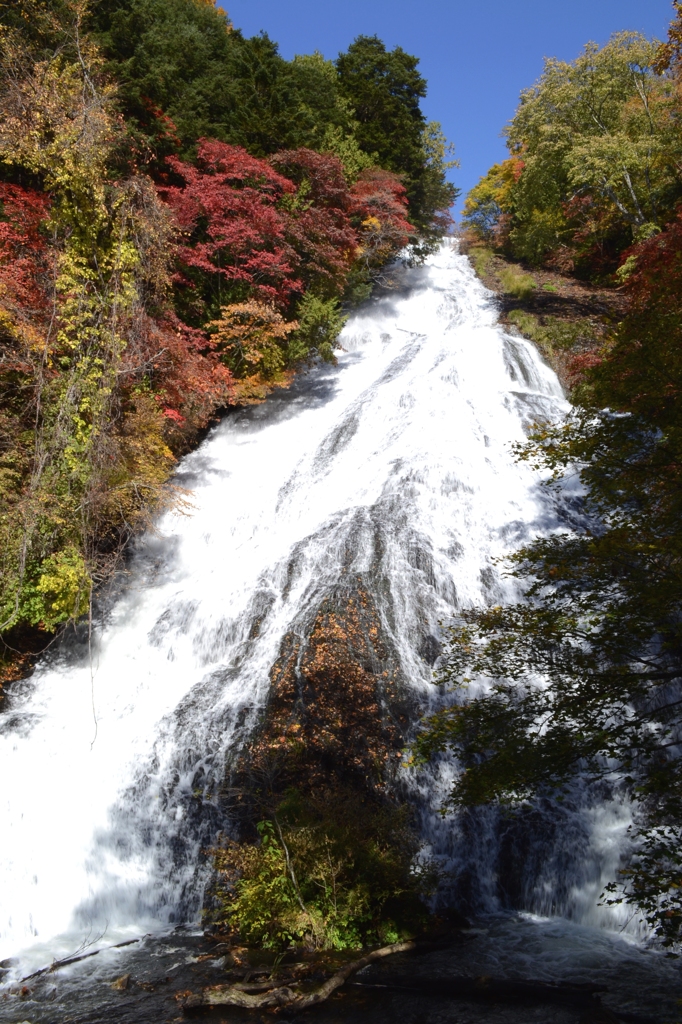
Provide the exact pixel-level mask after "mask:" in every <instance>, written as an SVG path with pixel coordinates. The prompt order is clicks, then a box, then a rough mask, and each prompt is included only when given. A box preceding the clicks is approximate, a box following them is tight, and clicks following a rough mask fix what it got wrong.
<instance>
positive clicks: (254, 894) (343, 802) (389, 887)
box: [213, 791, 432, 950]
mask: <svg viewBox="0 0 682 1024" xmlns="http://www.w3.org/2000/svg"><path fill="white" fill-rule="evenodd" d="M258 833H259V838H258V841H257V842H255V843H253V844H249V843H246V844H245V843H235V842H230V841H226V842H225V844H224V845H223V846H222V847H221V848H220V849H219V850H217V851H216V867H217V869H218V887H217V898H218V910H217V912H216V913H214V915H213V921H214V923H215V924H217V925H219V926H220V927H222V928H225V929H227V930H228V931H229V932H230V933H232V934H233V935H234V936H235V937H238V938H239V939H240V940H241V941H242V942H244V943H246V944H247V945H252V946H260V947H263V948H265V949H275V950H279V949H285V948H286V947H287V946H289V945H290V944H291V943H292V942H293V943H299V944H304V945H306V946H307V947H308V948H310V949H337V950H343V949H358V948H361V947H362V946H363V945H371V944H374V943H379V944H382V945H385V944H386V943H390V942H398V941H399V940H400V939H402V938H404V937H408V936H413V935H414V934H415V933H416V932H418V931H419V930H420V929H421V928H422V927H423V925H424V923H425V922H426V919H427V912H426V909H425V906H424V904H423V902H422V900H421V897H422V896H424V895H425V894H426V892H427V891H428V887H429V883H430V882H431V881H432V879H431V878H430V875H429V873H428V872H427V871H420V869H419V867H418V866H415V856H416V854H417V852H418V841H417V838H416V836H415V834H414V832H413V831H412V830H411V829H410V828H409V826H408V823H407V819H406V813H405V808H402V809H399V808H396V807H393V806H391V805H388V804H384V805H375V806H373V805H372V804H371V803H370V802H368V800H367V799H365V800H364V802H363V801H361V800H360V799H359V798H358V796H357V794H355V793H353V792H351V791H348V792H345V793H344V792H340V791H335V792H334V793H333V794H331V793H322V794H320V795H319V796H317V797H314V796H313V797H310V796H306V797H305V798H304V797H302V796H301V794H300V793H298V792H296V791H291V792H289V794H288V795H287V797H286V798H285V800H284V801H283V802H282V803H280V805H279V807H278V808H277V811H276V812H274V813H273V815H272V817H270V818H267V819H265V820H263V821H262V822H260V824H259V825H258Z"/></svg>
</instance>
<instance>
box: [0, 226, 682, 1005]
mask: <svg viewBox="0 0 682 1024" xmlns="http://www.w3.org/2000/svg"><path fill="white" fill-rule="evenodd" d="M393 277H394V280H393V281H392V283H391V285H390V286H388V287H386V288H385V289H383V290H382V292H381V293H380V294H378V295H377V296H376V297H375V298H374V299H373V300H371V301H370V302H369V303H368V304H367V305H366V306H365V307H364V308H363V309H361V310H359V311H358V312H356V313H355V314H353V315H352V316H351V318H350V320H349V321H348V323H347V325H346V327H345V328H344V331H343V333H342V336H341V343H342V346H343V351H342V352H341V353H340V356H339V360H338V364H337V365H336V366H333V367H332V366H327V365H323V366H317V367H315V368H312V369H310V370H309V371H308V372H306V373H304V374H302V375H301V376H299V378H298V379H297V380H296V381H295V383H294V385H293V386H292V387H291V388H290V389H289V390H287V391H281V392H278V393H276V394H274V395H273V396H271V398H270V399H268V401H267V402H265V403H264V404H263V405H260V406H256V407H252V408H249V409H243V410H235V411H233V412H232V413H230V414H229V415H227V416H226V417H225V419H224V420H223V421H222V422H221V423H220V424H219V425H218V426H216V427H215V428H214V429H213V430H212V432H211V433H210V435H209V436H208V438H207V439H206V440H205V441H204V442H203V444H202V445H201V446H200V447H199V448H198V449H197V450H196V451H195V452H194V453H192V454H191V455H189V456H187V457H186V458H185V459H183V461H182V462H181V464H180V465H179V467H178V472H177V483H178V484H180V485H181V486H183V487H186V488H188V489H189V490H191V492H192V493H191V503H192V508H191V509H190V511H189V514H186V515H174V514H171V513H169V514H168V515H166V516H165V517H164V518H163V519H162V520H161V521H160V522H159V524H158V528H157V530H156V531H155V532H154V533H152V534H149V535H148V536H146V537H144V538H142V539H141V540H140V541H139V542H138V544H137V545H136V547H135V550H134V551H133V552H132V554H131V557H130V559H129V562H128V565H127V570H126V572H125V573H124V574H122V576H121V578H120V580H119V581H118V583H117V592H116V593H115V594H114V593H113V591H112V593H110V594H109V595H108V596H107V598H106V600H105V602H104V603H103V606H102V608H101V609H100V610H99V611H98V616H97V622H96V623H95V628H94V630H93V639H92V643H90V644H89V643H88V642H87V638H84V637H83V636H82V635H80V634H79V633H78V632H76V633H75V634H73V635H72V636H71V637H68V638H66V639H65V640H64V641H63V642H62V643H61V644H60V645H59V648H58V649H57V650H56V651H54V652H53V653H52V654H51V655H50V656H48V657H46V658H45V659H44V660H43V662H42V663H41V664H40V665H39V666H38V667H37V668H36V670H35V671H34V673H33V675H32V676H31V677H30V678H29V679H27V680H24V681H23V682H21V683H19V684H16V685H15V686H14V687H13V690H12V692H11V693H10V694H9V695H8V697H7V698H6V700H5V702H4V703H5V706H4V708H3V711H2V713H0V773H1V778H2V783H3V785H2V797H0V834H1V835H2V857H1V858H0V959H1V958H2V957H6V958H9V959H8V960H6V961H3V962H2V966H0V1019H3V1020H4V1019H6V1020H8V1021H17V1022H19V1021H25V1020H27V1021H31V1022H33V1024H38V1022H51V1021H60V1022H61V1021H66V1020H69V1021H74V1022H75V1021H80V1022H83V1024H85V1022H90V1021H92V1022H93V1024H94V1022H96V1021H99V1020H105V1019H106V1020H107V1021H108V1022H112V1021H131V1022H132V1021H135V1024H142V1022H145V1021H150V1022H151V1021H157V1020H158V1021H161V1020H166V1019H168V1020H171V1019H173V1017H174V1016H175V1017H177V1014H178V1010H177V1004H176V1003H174V1002H173V993H174V992H175V991H178V990H179V989H182V988H191V987H193V986H196V985H197V984H201V983H203V984H208V983H210V982H208V981H206V980H205V976H206V972H207V971H208V973H209V975H210V971H211V970H214V971H215V967H210V966H209V967H205V966H202V964H203V961H198V960H197V956H198V955H199V954H200V953H201V952H204V951H205V950H204V949H203V946H202V942H203V940H202V938H201V936H200V934H199V931H198V926H199V921H200V914H201V905H202V899H203V892H204V889H205V886H206V884H207V879H208V877H209V872H210V864H209V863H208V861H207V858H206V857H205V856H203V855H202V851H203V850H205V849H206V848H207V847H209V846H210V845H211V844H212V842H214V841H215V836H216V834H217V832H218V831H219V830H220V829H221V828H224V827H225V820H224V810H223V808H222V806H221V799H220V793H221V784H222V782H223V779H224V778H225V774H226V771H228V768H229V765H230V764H231V763H234V759H235V757H236V756H237V755H238V753H239V751H240V750H241V749H242V748H243V745H244V742H245V740H246V739H247V738H248V736H249V735H250V733H251V732H252V731H253V729H254V728H255V726H256V724H257V723H258V721H259V720H260V718H261V717H262V713H263V708H264V706H265V705H266V702H267V695H268V691H269V686H270V673H271V670H272V666H273V665H274V664H275V663H276V661H277V659H278V657H279V656H280V652H281V650H282V645H283V643H284V640H285V638H286V637H291V636H294V637H296V636H300V637H302V638H305V637H306V636H307V635H308V633H309V631H310V623H311V622H312V621H313V620H314V619H315V616H316V614H317V613H318V610H319V609H320V607H321V606H322V604H323V603H324V602H325V601H327V600H328V599H329V597H330V595H332V594H333V595H336V597H335V599H337V600H338V595H339V594H343V593H344V592H345V590H344V588H345V589H346V590H347V591H348V593H350V592H351V591H353V588H356V589H357V586H358V581H361V585H362V588H363V590H364V591H366V592H367V593H368V595H369V598H370V599H371V602H372V606H373V607H374V608H375V609H376V614H377V616H378V619H379V621H380V628H381V633H382V637H383V640H384V642H385V646H386V649H387V650H389V651H390V657H391V659H392V663H393V664H394V665H395V671H396V673H397V674H398V675H399V676H400V679H401V680H402V683H401V685H402V687H403V690H405V691H409V693H410V694H411V699H412V701H413V705H414V707H416V708H421V709H423V710H425V709H427V708H428V707H433V706H435V705H436V704H437V702H438V701H440V700H442V699H443V697H442V694H440V692H439V691H438V688H437V687H436V686H435V685H434V684H433V682H432V666H433V664H434V662H436V663H437V658H438V653H439V641H438V638H439V632H440V628H441V627H440V623H442V622H447V621H448V619H450V618H451V617H452V616H453V615H455V614H456V613H457V611H458V609H461V608H466V607H471V606H480V605H481V604H483V603H485V602H494V603H500V602H503V601H505V600H509V599H511V598H513V596H514V589H513V583H512V581H510V580H509V579H507V578H505V577H504V576H503V575H501V572H500V569H499V567H498V562H497V560H498V559H499V558H500V557H502V556H504V555H505V553H507V552H509V551H510V550H513V549H514V548H515V547H516V546H518V545H519V544H520V543H523V542H524V541H526V540H528V539H530V538H531V537H533V536H536V535H538V534H546V533H548V532H550V531H552V530H556V529H561V528H567V527H570V525H571V523H572V522H576V521H578V520H579V517H580V495H579V492H578V491H577V490H576V491H575V492H571V491H570V489H567V490H566V491H565V492H564V493H563V495H562V496H561V497H560V498H558V499H557V498H553V497H552V495H551V494H550V493H549V492H548V491H547V490H546V489H545V488H543V487H542V486H541V481H540V479H539V478H538V475H537V474H535V473H534V472H533V471H532V470H531V469H530V468H529V467H528V466H526V465H525V464H521V465H519V464H517V463H515V462H514V459H513V456H512V453H511V450H510V448H511V444H512V443H513V442H515V441H520V440H522V439H523V438H524V437H525V431H526V430H527V428H528V426H529V425H530V424H531V423H533V422H534V421H536V420H538V419H541V418H556V417H558V416H560V415H562V414H563V413H564V412H565V411H566V409H567V404H566V402H565V399H564V397H563V395H562V392H561V388H560V386H559V383H558V381H557V379H556V377H555V375H554V373H553V372H552V371H551V370H550V369H549V368H548V367H547V366H545V365H544V363H543V361H542V359H541V358H540V356H539V354H538V353H537V351H536V350H535V348H534V347H533V346H532V345H531V344H530V343H529V342H527V341H525V340H524V339H522V338H519V337H513V336H511V335H509V334H507V333H505V331H504V330H503V329H502V328H501V327H500V326H499V325H498V323H497V316H496V310H495V306H494V302H493V301H492V297H491V295H490V293H488V292H486V290H485V289H484V288H483V286H482V285H481V284H480V282H479V281H478V280H477V278H476V277H475V275H474V273H473V271H472V269H471V267H470V265H469V263H468V260H467V259H466V258H465V257H463V256H460V255H459V254H458V253H457V251H456V249H455V248H454V247H452V246H451V245H450V244H449V243H448V244H445V245H444V246H443V247H442V248H441V250H440V251H439V252H438V253H437V254H436V255H435V256H433V257H431V258H430V259H429V260H428V262H427V264H426V265H425V266H424V267H417V268H412V269H407V268H401V269H396V270H395V272H394V274H393ZM455 770H456V768H455V766H453V765H452V764H450V763H449V762H448V761H447V760H444V761H442V762H441V763H440V764H439V765H438V766H437V767H436V768H434V769H432V770H430V771H429V772H425V773H421V774H420V775H418V776H417V777H415V778H408V779H406V781H405V782H404V783H403V784H404V786H405V787H406V789H407V791H409V792H410V793H411V795H412V799H413V800H414V802H415V804H416V805H417V807H418V809H419V819H420V823H421V828H422V834H423V839H424V853H425V855H426V856H430V857H432V858H433V859H434V861H435V862H436V863H437V864H438V866H439V867H440V869H441V870H442V871H443V873H444V878H446V879H451V882H449V883H448V884H447V885H446V886H445V890H444V892H445V897H444V898H446V899H449V900H450V902H451V903H453V904H455V905H457V906H458V907H459V908H460V909H463V910H464V912H465V913H466V914H467V915H468V917H469V918H470V919H471V920H472V921H473V922H474V923H475V924H476V927H474V928H472V929H470V930H468V933H467V935H466V936H462V937H461V941H458V942H457V943H455V944H454V945H452V947H451V948H449V949H445V950H441V951H440V952H438V953H435V952H432V953H429V954H422V955H420V956H419V957H418V958H417V959H418V965H417V966H416V967H414V966H413V965H411V966H410V968H409V970H417V971H422V972H423V973H426V974H439V975H443V976H447V974H448V973H450V974H456V975H471V976H478V975H493V976H495V977H498V978H504V977H508V978H514V977H516V978H520V977H525V978H535V979H538V980H547V981H556V982H558V981H562V980H563V981H574V982H586V983H587V982H595V981H597V982H601V983H603V984H604V985H606V986H607V988H608V993H607V994H605V996H604V1000H603V1001H604V1003H605V1005H608V1006H610V1007H612V1008H613V1009H614V1010H617V1011H618V1013H619V1015H620V1016H621V1019H623V1020H628V1019H629V1020H631V1021H635V1020H641V1021H644V1020H650V1021H654V1020H656V1021H659V1022H663V1021H672V1020H675V1019H676V1016H675V1014H676V1009H675V1008H676V1001H677V999H678V998H681V997H682V991H680V969H679V966H678V962H677V961H672V960H669V959H666V958H665V957H664V956H663V954H662V953H661V952H660V951H657V950H655V949H653V948H650V947H649V946H648V945H647V942H646V937H645V936H643V935H642V934H641V933H640V932H639V931H638V928H637V925H636V922H634V921H631V920H630V919H629V914H628V912H627V910H625V909H623V908H621V909H620V910H615V911H614V910H607V909H606V908H603V907H600V906H599V895H600V893H601V891H602V890H603V886H604V884H605V883H606V882H607V881H609V880H611V879H612V878H613V877H615V874H616V871H617V868H618V864H619V859H620V857H621V856H622V852H623V850H624V849H625V848H626V845H625V844H626V843H627V828H628V824H629V820H630V819H629V814H628V809H627V807H625V806H623V805H622V804H621V803H619V802H618V800H616V799H610V798H608V796H607V795H603V794H602V795H601V797H600V799H596V797H595V796H594V794H592V795H590V794H589V793H585V794H583V797H582V798H579V795H580V794H579V792H578V791H577V796H576V799H575V800H574V801H573V802H572V803H571V804H570V806H562V808H560V809H559V808H556V807H555V808H552V807H546V808H544V809H542V810H541V811H538V812H537V813H536V814H535V816H534V817H533V819H532V820H530V819H529V820H528V821H527V822H526V823H525V824H524V829H525V831H524V832H523V834H519V833H518V832H517V833H514V832H513V830H512V831H510V830H509V828H507V827H506V826H501V825H500V822H499V820H498V819H497V817H496V816H495V815H492V814H490V813H481V814H474V815H467V816H464V818H463V819H460V820H453V819H452V818H445V819H443V818H442V817H441V816H440V814H439V813H438V812H439V807H440V805H441V802H442V799H443V797H444V795H445V794H446V792H447V789H448V784H449V781H450V780H451V778H452V773H453V772H454V771H455ZM141 935H145V936H146V937H145V938H144V939H143V940H142V941H140V942H136V943H135V944H133V945H132V946H124V947H121V948H119V949H115V950H114V949H109V950H108V951H103V952H101V953H99V954H98V955H97V956H95V957H91V958H89V959H86V960H82V961H80V962H79V963H77V964H73V965H71V966H68V967H64V968H61V969H60V970H59V971H57V972H54V973H50V974H47V975H41V976H40V978H39V979H35V980H33V981H29V982H26V983H25V985H24V988H25V991H24V992H23V994H22V986H21V979H22V978H25V977H26V976H28V975H29V974H31V973H32V972H33V971H34V970H36V969H38V968H40V967H43V966H45V965H47V964H49V963H51V961H52V960H53V959H60V958H63V957H67V956H69V955H73V954H74V953H76V954H78V953H79V951H82V952H91V951H94V950H96V949H98V948H103V949H104V948H105V947H111V946H113V945H114V944H117V943H122V942H125V941H126V940H128V939H135V938H137V937H139V936H141ZM207 963H209V965H210V964H212V963H213V961H207ZM414 963H415V964H417V960H415V961H414ZM404 966H405V965H404V964H402V965H401V966H400V969H401V970H402V969H404ZM383 970H388V968H387V967H382V968H378V967H377V968H374V967H373V968H371V970H370V973H369V975H368V977H369V976H371V977H374V976H376V977H377V978H379V977H380V975H381V972H382V971H383ZM192 972H195V973H196V972H200V973H201V972H203V973H202V977H203V978H204V980H203V982H200V981H199V980H198V979H197V977H194V976H191V975H192ZM125 974H130V976H131V981H130V984H129V985H128V987H126V988H125V990H119V989H112V988H111V987H110V986H109V982H111V981H112V980H113V979H115V978H116V977H118V976H121V975H125ZM214 977H215V975H214ZM164 979H168V980H164ZM215 980H216V981H217V980H219V979H218V978H217V977H215ZM377 984H380V981H377ZM382 991H383V995H382V996H381V998H379V995H377V993H380V992H382ZM344 1000H345V1001H344ZM377 1000H378V1001H377ZM410 1000H412V1002H410ZM413 1003H414V1005H413ZM235 1012H236V1011H230V1015H229V1019H234V1016H235ZM398 1013H399V1015H400V1017H401V1019H403V1020H406V1021H415V1022H416V1021H420V1022H424V1024H426V1022H431V1021H434V1022H435V1021H439V1020H448V1021H453V1020H457V1021H461V1022H465V1021H479V1020H480V1021H482V1020H485V1021H500V1022H502V1021H505V1022H506V1021H515V1022H516V1021H518V1022H521V1021H530V1020H538V1021H540V1020H542V1021H550V1020H551V1021H557V1022H563V1021H564V1020H565V1021H567V1022H568V1021H575V1022H577V1021H578V1020H579V1019H580V1013H579V1012H578V1011H576V1010H575V1009H572V1010H568V1009H565V1008H558V1007H553V1008H548V1007H542V1006H540V1007H534V1008H524V1009H521V1008H519V1007H512V1006H507V1007H493V1006H491V1005H486V1006H474V1005H473V1004H472V1005H469V1004H464V1003H461V1002H460V1003H448V1001H447V1000H445V1001H443V999H440V1001H439V1000H438V999H436V998H435V997H434V998H433V999H432V1000H431V1001H429V1000H425V998H424V996H423V995H419V996H416V995H410V994H409V993H407V992H404V993H402V994H400V993H398V994H396V993H392V994H391V992H390V991H389V990H388V989H384V990H380V989H375V990H371V991H370V990H369V989H368V990H366V991H362V992H361V991H360V989H359V987H357V986H356V987H354V988H353V989H349V990H348V992H347V993H346V994H345V995H344V996H343V997H342V998H339V999H338V1000H337V1001H334V1002H333V1003H330V1004H329V1005H328V1006H326V1007H324V1008H320V1009H319V1010H318V1011H316V1015H317V1016H320V1017H322V1018H323V1019H324V1020H325V1021H327V1020H328V1021H330V1022H331V1021H332V1020H336V1019H337V1018H338V1019H344V1020H349V1019H351V1018H352V1019H353V1020H355V1019H358V1020H363V1019H365V1018H366V1019H367V1020H369V1019H370V1018H371V1019H372V1020H373V1021H376V1020H382V1019H383V1017H384V1016H385V1017H386V1020H388V1019H389V1017H390V1019H391V1020H393V1019H394V1018H395V1016H396V1015H397V1014H398ZM221 1019H223V1018H222V1017H221V1015H220V1013H218V1012H215V1013H214V1016H211V1020H221ZM225 1019H228V1017H227V1015H226V1016H225Z"/></svg>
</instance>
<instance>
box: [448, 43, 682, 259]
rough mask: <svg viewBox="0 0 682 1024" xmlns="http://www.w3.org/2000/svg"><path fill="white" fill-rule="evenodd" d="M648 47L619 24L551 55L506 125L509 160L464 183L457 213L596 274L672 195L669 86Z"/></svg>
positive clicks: (674, 107)
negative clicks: (468, 185)
mask: <svg viewBox="0 0 682 1024" xmlns="http://www.w3.org/2000/svg"><path fill="white" fill-rule="evenodd" d="M658 54H659V45H658V44H657V43H656V42H655V41H653V42H650V41H648V40H647V39H645V38H644V37H643V36H641V35H638V34H636V33H628V32H621V33H618V34H616V35H615V36H613V38H612V39H611V40H610V41H609V42H608V43H607V44H606V45H605V46H603V47H602V48H599V47H598V46H596V45H595V44H593V43H590V44H588V45H587V46H586V47H585V49H584V51H583V52H582V54H581V55H580V56H579V57H578V58H577V60H575V61H573V62H572V63H568V62H564V61H559V60H556V59H550V60H547V61H546V62H545V69H544V72H543V75H542V77H541V79H540V80H539V82H537V84H536V85H535V86H533V88H531V89H528V90H526V91H525V92H523V93H522V95H521V102H520V105H519V107H518V110H517V111H516V114H515V116H514V118H513V119H512V121H511V123H510V124H509V126H508V128H507V139H508V146H509V149H510V151H511V153H512V156H511V158H510V159H509V160H507V161H505V162H504V163H502V164H499V165H495V167H493V168H491V170H490V171H489V172H488V174H487V175H486V176H485V177H484V178H483V179H482V180H481V182H479V184H478V185H476V186H475V188H474V189H473V190H472V191H471V192H470V194H469V196H468V198H467V203H466V208H465V223H467V224H468V225H469V226H470V228H471V229H472V230H473V231H474V232H475V233H476V234H477V235H478V236H479V237H482V238H483V239H485V240H486V241H488V242H491V241H492V242H494V244H496V245H497V246H498V247H499V248H501V249H503V250H505V251H507V252H509V253H510V254H511V255H513V256H515V257H517V258H519V259H522V260H527V261H529V262H531V263H541V262H543V261H548V262H549V263H550V264H553V265H555V266H556V267H558V268H559V269H562V270H572V269H577V270H579V271H580V272H582V273H583V274H585V275H587V276H597V277H599V276H603V275H605V274H608V273H611V272H613V270H615V268H616V267H617V266H618V263H619V259H620V254H621V253H622V252H623V250H624V249H626V248H627V247H628V246H630V245H631V244H632V243H633V242H634V241H638V240H640V239H643V238H646V237H648V236H649V235H651V234H652V233H655V232H656V231H658V230H660V229H661V228H662V227H663V226H664V225H665V223H666V221H667V220H668V219H669V218H670V216H671V214H672V212H673V211H674V208H675V204H676V203H677V202H678V201H679V199H680V198H681V197H682V174H681V172H680V160H681V157H682V148H681V147H682V140H681V136H680V131H679V116H680V106H679V94H678V91H677V89H676V86H675V82H674V81H673V79H672V78H671V77H670V75H669V74H667V73H665V72H663V73H661V71H662V69H661V67H660V64H659V63H657V57H658Z"/></svg>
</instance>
